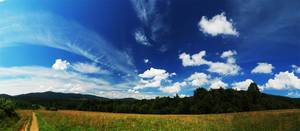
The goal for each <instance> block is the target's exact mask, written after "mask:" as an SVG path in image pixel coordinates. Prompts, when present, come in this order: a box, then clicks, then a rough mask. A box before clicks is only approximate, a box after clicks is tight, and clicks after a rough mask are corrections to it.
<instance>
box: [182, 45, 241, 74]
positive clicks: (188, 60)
mask: <svg viewBox="0 0 300 131" xmlns="http://www.w3.org/2000/svg"><path fill="white" fill-rule="evenodd" d="M236 54H237V53H236V51H232V50H228V51H225V52H223V53H222V54H221V56H220V57H221V58H223V59H226V63H224V62H213V61H208V60H206V59H204V56H205V55H206V51H200V52H199V53H197V54H194V55H192V56H191V55H189V54H187V53H182V54H180V55H179V59H181V61H182V65H183V66H185V67H186V66H200V65H208V67H209V68H208V69H207V71H209V72H213V73H218V74H221V75H237V74H238V73H239V71H240V70H241V68H240V66H238V65H237V64H236V59H235V58H234V56H235V55H236Z"/></svg>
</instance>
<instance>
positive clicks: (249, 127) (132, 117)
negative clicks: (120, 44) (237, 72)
mask: <svg viewBox="0 0 300 131" xmlns="http://www.w3.org/2000/svg"><path fill="white" fill-rule="evenodd" d="M36 114H37V117H38V122H39V126H40V130H41V131H69V130H72V131H98V130H116V131H123V130H133V131H143V130H149V131H150V130H162V131H168V130H172V131H181V130H189V131H190V130H197V131H198V130H200V131H201V130H204V131H211V130H216V131H223V130H228V131H260V130H261V131H282V130H288V131H297V130H300V124H299V123H300V110H277V111H260V112H245V113H228V114H210V115H140V114H120V113H97V112H82V111H37V113H36Z"/></svg>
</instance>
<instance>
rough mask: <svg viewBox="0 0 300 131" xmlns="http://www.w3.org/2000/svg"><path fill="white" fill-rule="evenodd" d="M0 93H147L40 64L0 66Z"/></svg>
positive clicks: (141, 96)
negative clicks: (129, 90)
mask: <svg viewBox="0 0 300 131" xmlns="http://www.w3.org/2000/svg"><path fill="white" fill-rule="evenodd" d="M0 83H1V84H0V89H1V90H0V94H9V95H19V94H25V93H31V92H44V91H55V92H66V93H83V94H92V95H97V96H101V97H107V98H128V97H131V98H137V99H144V98H146V99H149V98H154V97H155V96H157V95H154V94H151V93H139V92H138V91H134V92H133V91H131V92H128V89H130V88H132V86H133V85H135V84H134V83H128V82H123V83H120V84H112V83H110V82H109V81H107V80H105V79H102V78H95V77H89V76H86V75H82V74H81V73H78V72H74V71H67V70H53V69H52V68H47V67H41V66H21V67H0Z"/></svg>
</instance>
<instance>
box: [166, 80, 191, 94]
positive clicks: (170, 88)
mask: <svg viewBox="0 0 300 131" xmlns="http://www.w3.org/2000/svg"><path fill="white" fill-rule="evenodd" d="M186 85H187V83H186V82H175V83H174V84H173V85H172V86H167V87H162V88H160V90H161V91H162V92H164V93H169V94H175V93H178V92H179V91H180V90H181V87H182V86H186Z"/></svg>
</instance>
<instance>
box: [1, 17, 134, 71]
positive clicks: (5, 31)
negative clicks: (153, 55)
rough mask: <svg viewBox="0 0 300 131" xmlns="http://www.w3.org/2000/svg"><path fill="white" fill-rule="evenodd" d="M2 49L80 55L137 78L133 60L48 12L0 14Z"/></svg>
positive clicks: (62, 18)
mask: <svg viewBox="0 0 300 131" xmlns="http://www.w3.org/2000/svg"><path fill="white" fill-rule="evenodd" d="M0 17H1V18H5V19H1V20H0V36H1V38H0V43H1V44H0V48H4V47H8V46H18V45H23V44H33V45H41V46H47V47H51V48H57V49H61V50H65V51H68V52H71V53H74V54H78V55H81V56H83V57H86V58H88V59H90V60H91V61H93V62H94V63H97V64H99V65H101V67H104V68H107V69H109V70H111V71H116V72H121V73H124V74H130V75H131V76H134V75H135V72H134V70H135V66H134V64H133V59H132V58H131V56H130V55H128V53H126V52H124V51H121V50H119V49H117V48H115V47H113V46H112V44H111V43H109V42H108V41H106V40H105V39H104V38H103V37H101V35H99V34H98V33H96V32H94V31H92V30H89V29H88V28H86V27H84V26H82V25H80V24H78V23H76V21H72V20H68V19H65V18H64V17H61V16H58V15H55V14H51V13H48V12H18V13H13V12H11V13H6V14H0Z"/></svg>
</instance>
